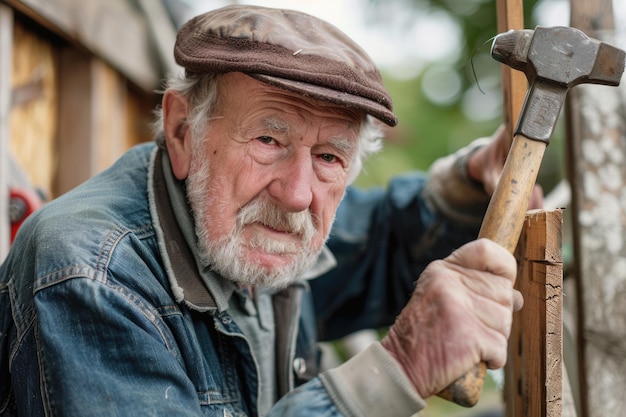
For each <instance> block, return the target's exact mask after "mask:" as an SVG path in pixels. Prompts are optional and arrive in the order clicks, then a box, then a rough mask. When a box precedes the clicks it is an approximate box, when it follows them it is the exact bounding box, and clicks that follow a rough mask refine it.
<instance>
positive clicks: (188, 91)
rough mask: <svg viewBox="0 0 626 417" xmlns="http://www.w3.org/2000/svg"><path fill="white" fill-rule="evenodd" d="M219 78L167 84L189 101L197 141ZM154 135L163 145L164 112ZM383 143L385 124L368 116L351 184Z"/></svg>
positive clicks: (182, 79)
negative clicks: (383, 126)
mask: <svg viewBox="0 0 626 417" xmlns="http://www.w3.org/2000/svg"><path fill="white" fill-rule="evenodd" d="M219 77H220V74H217V73H208V74H202V75H198V76H185V75H183V74H179V75H177V76H172V77H170V78H168V79H167V80H166V83H165V88H166V89H171V90H174V91H176V92H178V93H179V94H181V95H182V96H183V97H185V98H187V101H188V103H189V113H190V114H189V116H188V118H187V121H186V123H187V125H188V126H189V128H190V130H191V134H192V137H193V138H197V139H196V140H200V138H203V137H204V135H202V132H203V131H205V130H206V128H207V126H208V125H209V123H210V120H211V118H212V117H213V116H214V112H215V110H216V108H217V104H218V100H219V94H218V91H219ZM154 131H155V136H156V137H157V141H159V144H160V145H163V143H162V141H163V140H164V135H163V109H161V108H159V109H158V110H157V111H156V121H155V123H154ZM382 139H383V131H382V123H381V122H380V121H378V120H377V119H376V118H374V117H373V116H371V115H369V114H368V115H366V116H365V118H364V120H363V123H362V124H361V130H360V132H359V141H358V152H357V154H356V157H355V159H354V161H352V164H351V165H350V171H349V173H348V183H349V184H350V183H352V182H354V181H355V180H356V178H357V177H358V176H359V174H360V172H361V169H362V167H363V163H364V162H365V160H366V159H367V158H369V157H370V156H371V155H373V154H375V153H377V152H379V151H380V150H381V149H382ZM193 145H194V146H197V145H198V144H193ZM196 149H197V148H196Z"/></svg>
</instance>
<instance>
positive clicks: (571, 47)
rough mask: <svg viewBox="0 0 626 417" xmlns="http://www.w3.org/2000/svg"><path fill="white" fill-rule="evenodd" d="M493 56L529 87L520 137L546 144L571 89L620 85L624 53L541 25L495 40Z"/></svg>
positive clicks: (576, 33)
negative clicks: (521, 75) (586, 85)
mask: <svg viewBox="0 0 626 417" xmlns="http://www.w3.org/2000/svg"><path fill="white" fill-rule="evenodd" d="M491 55H492V56H493V58H494V59H496V60H497V61H500V62H502V63H504V64H506V65H508V66H510V67H512V68H514V69H517V70H520V71H523V72H524V73H525V74H526V77H527V78H528V81H529V83H530V89H529V92H528V95H527V97H526V102H525V103H524V108H523V109H522V114H521V115H520V118H519V121H518V125H517V128H516V134H517V133H522V134H524V136H526V137H528V138H530V139H536V140H542V141H545V142H548V141H549V139H550V136H551V135H552V131H553V130H554V125H555V124H556V120H557V118H558V115H559V113H560V110H561V107H562V104H563V101H564V100H565V96H566V94H567V91H568V89H569V88H570V87H573V86H575V85H577V84H582V83H591V84H605V85H612V86H616V85H619V83H620V80H621V78H622V74H623V72H624V59H625V57H626V53H625V52H624V51H622V50H621V49H618V48H615V47H613V46H611V45H608V44H606V43H603V42H600V41H597V40H595V39H590V38H589V37H587V36H586V35H585V34H584V33H583V32H581V31H580V30H578V29H574V28H571V27H563V26H558V27H552V28H546V27H537V28H535V30H534V31H533V30H517V31H509V32H506V33H502V34H500V35H498V36H496V37H495V39H494V42H493V46H492V48H491Z"/></svg>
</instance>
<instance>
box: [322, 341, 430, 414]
mask: <svg viewBox="0 0 626 417" xmlns="http://www.w3.org/2000/svg"><path fill="white" fill-rule="evenodd" d="M320 379H321V380H322V383H323V384H324V387H325V388H326V390H327V391H328V393H329V395H330V397H331V398H332V400H333V402H334V403H335V405H336V406H337V408H338V409H339V411H340V412H341V413H342V414H343V415H344V416H355V417H356V416H358V417H380V416H398V417H403V416H406V417H410V416H413V415H414V414H416V413H417V412H419V411H420V410H422V409H423V408H424V407H425V402H424V400H423V399H422V398H421V397H420V396H419V394H418V393H417V391H415V389H414V388H413V385H412V384H411V382H410V381H409V379H408V378H407V377H406V375H405V374H404V371H403V370H402V369H401V368H400V364H398V362H397V361H396V360H395V359H394V358H393V357H392V356H391V354H390V353H389V352H387V350H386V349H385V348H384V347H383V346H382V345H381V344H380V343H379V342H374V343H372V345H370V346H369V347H368V348H367V349H365V350H364V351H362V352H360V353H358V354H357V355H355V356H354V357H352V358H351V359H349V360H348V361H347V362H345V363H343V364H342V365H340V366H338V367H337V368H334V369H331V370H328V371H326V372H324V373H322V374H321V375H320Z"/></svg>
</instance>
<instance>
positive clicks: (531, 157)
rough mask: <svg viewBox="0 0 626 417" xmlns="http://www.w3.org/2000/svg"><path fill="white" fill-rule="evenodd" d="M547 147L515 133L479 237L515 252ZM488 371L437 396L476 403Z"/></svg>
mask: <svg viewBox="0 0 626 417" xmlns="http://www.w3.org/2000/svg"><path fill="white" fill-rule="evenodd" d="M545 149H546V143H545V142H543V141H537V140H532V139H528V138H526V137H525V136H523V135H517V136H515V138H514V139H513V143H512V145H511V149H510V151H509V155H508V157H507V160H506V163H505V164H504V169H503V171H502V176H501V177H500V180H499V181H498V185H497V186H496V189H495V191H494V193H493V196H492V197H491V201H490V202H489V206H488V207H487V212H486V213H485V218H484V219H483V223H482V226H481V228H480V232H479V234H478V237H479V238H483V237H484V238H487V239H491V240H493V241H494V242H496V243H498V244H499V245H501V246H503V247H504V248H506V249H507V250H508V251H509V252H511V253H513V252H514V251H515V248H516V247H517V242H518V241H519V236H520V233H521V231H522V227H523V226H524V218H525V216H526V211H527V208H528V203H529V200H530V195H531V193H532V190H533V187H534V185H535V182H536V180H537V174H538V173H539V168H540V166H541V160H542V159H543V154H544V152H545ZM486 370H487V365H486V364H485V363H484V362H481V363H479V364H477V365H475V366H474V367H473V368H472V369H471V370H470V371H468V372H467V373H466V374H465V375H463V376H462V377H461V378H459V379H457V380H456V381H454V382H453V383H452V384H450V385H449V386H448V387H446V388H445V389H444V390H443V391H441V392H440V393H438V394H437V396H439V397H441V398H443V399H446V400H449V401H452V402H454V403H456V404H458V405H461V406H464V407H472V406H474V405H475V404H476V403H477V402H478V400H479V399H480V394H481V392H482V389H483V383H484V380H485V374H486Z"/></svg>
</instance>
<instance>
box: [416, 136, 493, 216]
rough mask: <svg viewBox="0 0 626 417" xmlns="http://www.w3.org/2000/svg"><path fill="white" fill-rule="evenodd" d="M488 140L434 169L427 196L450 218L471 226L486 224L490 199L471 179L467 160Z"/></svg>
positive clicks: (478, 141) (485, 139) (440, 163)
mask: <svg viewBox="0 0 626 417" xmlns="http://www.w3.org/2000/svg"><path fill="white" fill-rule="evenodd" d="M488 141H489V139H487V138H481V139H476V140H475V141H473V142H472V143H471V144H469V145H468V146H466V147H464V148H462V149H460V150H458V151H457V152H455V153H453V154H451V155H448V156H446V157H444V158H440V159H438V160H437V161H435V162H434V163H433V165H432V166H431V168H430V170H429V177H428V183H427V184H426V188H425V189H424V196H425V198H426V199H428V201H430V202H431V204H432V205H433V206H434V207H435V208H436V209H437V210H438V211H439V212H441V213H442V214H443V215H445V216H446V217H448V218H451V219H453V220H455V221H458V222H461V223H465V224H470V225H480V223H481V222H482V219H483V216H484V214H485V210H486V209H487V205H488V204H489V198H490V196H489V195H488V194H487V192H486V191H485V190H484V188H483V185H482V184H481V183H478V182H476V181H473V180H472V179H470V178H469V175H468V173H467V160H468V159H469V157H470V156H471V155H472V154H473V153H474V152H476V151H477V150H478V149H480V148H481V147H483V146H485V145H486V144H487V143H488Z"/></svg>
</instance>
